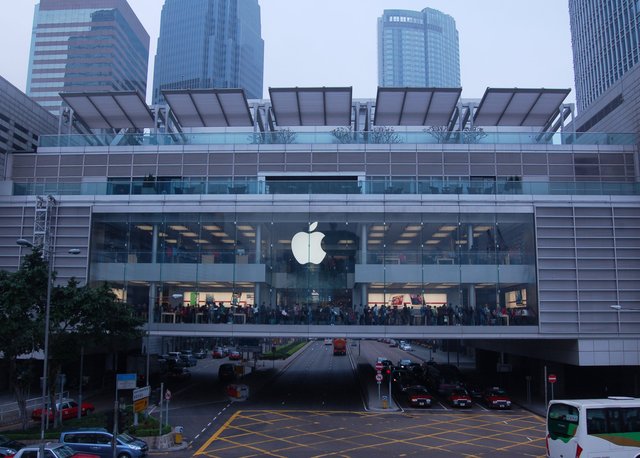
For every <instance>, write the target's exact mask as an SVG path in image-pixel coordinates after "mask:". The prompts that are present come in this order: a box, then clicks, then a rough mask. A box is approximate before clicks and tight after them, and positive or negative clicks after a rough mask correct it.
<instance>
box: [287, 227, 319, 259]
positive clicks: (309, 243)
mask: <svg viewBox="0 0 640 458" xmlns="http://www.w3.org/2000/svg"><path fill="white" fill-rule="evenodd" d="M316 227H318V223H317V222H315V223H311V224H309V232H298V233H297V234H296V235H294V236H293V238H292V239H291V251H292V252H293V256H294V257H295V258H296V261H298V262H299V263H300V264H308V263H311V264H320V263H321V262H322V260H323V259H324V257H325V256H326V255H327V252H326V251H324V250H323V249H322V245H321V244H322V239H323V238H324V234H323V233H322V232H313V231H314V230H315V229H316Z"/></svg>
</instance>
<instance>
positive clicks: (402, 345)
mask: <svg viewBox="0 0 640 458" xmlns="http://www.w3.org/2000/svg"><path fill="white" fill-rule="evenodd" d="M400 350H404V351H413V347H412V346H411V344H409V343H407V342H400Z"/></svg>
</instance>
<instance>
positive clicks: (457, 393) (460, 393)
mask: <svg viewBox="0 0 640 458" xmlns="http://www.w3.org/2000/svg"><path fill="white" fill-rule="evenodd" d="M451 394H453V395H454V396H468V395H469V393H467V390H465V389H462V388H458V389H457V390H453V391H452V392H451Z"/></svg>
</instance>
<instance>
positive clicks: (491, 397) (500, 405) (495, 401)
mask: <svg viewBox="0 0 640 458" xmlns="http://www.w3.org/2000/svg"><path fill="white" fill-rule="evenodd" d="M482 400H483V401H484V403H485V404H486V405H487V407H489V408H490V409H510V408H511V398H510V397H509V395H508V394H507V392H506V391H504V390H503V389H502V388H499V387H497V386H494V387H493V388H489V389H488V390H487V391H485V392H484V395H483V396H482Z"/></svg>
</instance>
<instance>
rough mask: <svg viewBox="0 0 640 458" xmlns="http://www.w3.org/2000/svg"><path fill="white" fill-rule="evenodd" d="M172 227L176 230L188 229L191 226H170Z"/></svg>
mask: <svg viewBox="0 0 640 458" xmlns="http://www.w3.org/2000/svg"><path fill="white" fill-rule="evenodd" d="M169 228H170V229H173V230H174V231H188V230H189V228H188V227H187V226H169Z"/></svg>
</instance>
